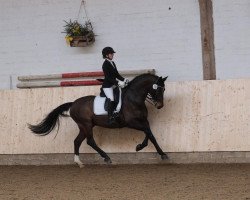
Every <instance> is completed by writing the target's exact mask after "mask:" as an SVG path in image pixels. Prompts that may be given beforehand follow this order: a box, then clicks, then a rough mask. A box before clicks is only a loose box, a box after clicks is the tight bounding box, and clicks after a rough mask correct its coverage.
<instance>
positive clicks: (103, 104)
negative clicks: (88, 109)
mask: <svg viewBox="0 0 250 200" xmlns="http://www.w3.org/2000/svg"><path fill="white" fill-rule="evenodd" d="M120 91H121V89H120V88H119V87H116V88H114V89H113V92H114V102H115V108H116V109H115V113H119V111H120V109H121V104H122V94H121V92H120ZM108 105H109V99H108V98H107V97H106V95H105V93H104V91H103V89H102V88H101V91H100V95H99V96H96V97H95V99H94V108H93V111H94V113H95V115H107V114H108V112H107V111H108Z"/></svg>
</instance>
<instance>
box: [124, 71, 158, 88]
mask: <svg viewBox="0 0 250 200" xmlns="http://www.w3.org/2000/svg"><path fill="white" fill-rule="evenodd" d="M156 77H157V76H156V75H154V74H149V73H146V74H140V75H138V76H136V77H135V78H134V79H132V80H131V81H130V82H129V85H128V86H130V85H134V84H135V83H137V82H140V81H141V80H145V78H156Z"/></svg>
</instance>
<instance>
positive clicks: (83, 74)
mask: <svg viewBox="0 0 250 200" xmlns="http://www.w3.org/2000/svg"><path fill="white" fill-rule="evenodd" d="M119 73H120V74H121V75H123V76H132V75H139V74H144V73H151V74H155V70H154V69H141V70H123V71H122V70H121V71H119ZM103 75H104V74H103V72H102V71H94V72H77V73H63V74H49V75H29V76H18V80H19V81H38V80H53V79H70V78H92V79H95V78H99V77H102V76H103Z"/></svg>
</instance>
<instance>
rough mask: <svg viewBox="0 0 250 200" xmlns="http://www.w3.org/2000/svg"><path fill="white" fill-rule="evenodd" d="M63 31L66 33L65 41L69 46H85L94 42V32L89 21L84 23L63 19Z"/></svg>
mask: <svg viewBox="0 0 250 200" xmlns="http://www.w3.org/2000/svg"><path fill="white" fill-rule="evenodd" d="M65 23H66V25H65V26H64V27H65V29H64V32H63V33H66V37H65V39H66V42H67V44H68V45H70V46H71V47H86V46H89V45H91V44H93V43H94V42H95V34H94V32H93V28H92V25H91V22H90V21H86V22H85V24H84V25H82V24H80V23H79V22H78V21H77V20H76V21H73V22H72V21H71V20H70V21H69V22H67V21H65Z"/></svg>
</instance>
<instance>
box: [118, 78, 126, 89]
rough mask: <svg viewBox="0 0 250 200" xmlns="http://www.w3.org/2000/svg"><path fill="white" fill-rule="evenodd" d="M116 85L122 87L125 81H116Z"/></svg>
mask: <svg viewBox="0 0 250 200" xmlns="http://www.w3.org/2000/svg"><path fill="white" fill-rule="evenodd" d="M118 86H119V87H120V88H124V87H125V86H126V83H125V81H120V80H119V81H118Z"/></svg>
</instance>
